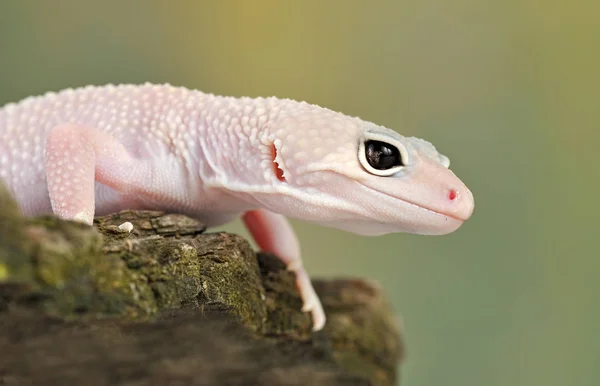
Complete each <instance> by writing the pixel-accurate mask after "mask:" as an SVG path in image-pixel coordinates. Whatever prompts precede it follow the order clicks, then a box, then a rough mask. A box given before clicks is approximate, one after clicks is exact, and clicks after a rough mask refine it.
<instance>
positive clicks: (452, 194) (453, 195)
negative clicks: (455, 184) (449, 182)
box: [448, 189, 458, 201]
mask: <svg viewBox="0 0 600 386" xmlns="http://www.w3.org/2000/svg"><path fill="white" fill-rule="evenodd" d="M448 198H449V199H450V201H454V200H456V199H457V198H458V192H457V191H456V190H454V189H450V192H448Z"/></svg>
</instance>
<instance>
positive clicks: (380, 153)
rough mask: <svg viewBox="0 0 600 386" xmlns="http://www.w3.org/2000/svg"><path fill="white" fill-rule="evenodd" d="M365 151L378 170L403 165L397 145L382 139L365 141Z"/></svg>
mask: <svg viewBox="0 0 600 386" xmlns="http://www.w3.org/2000/svg"><path fill="white" fill-rule="evenodd" d="M365 152H366V154H365V155H366V156H367V161H368V162H369V165H371V167H373V168H374V169H377V170H386V169H390V168H393V167H394V166H402V157H401V156H400V152H399V151H398V149H397V148H396V147H395V146H392V145H390V144H389V143H385V142H381V141H367V142H365Z"/></svg>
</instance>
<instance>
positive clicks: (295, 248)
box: [242, 209, 326, 331]
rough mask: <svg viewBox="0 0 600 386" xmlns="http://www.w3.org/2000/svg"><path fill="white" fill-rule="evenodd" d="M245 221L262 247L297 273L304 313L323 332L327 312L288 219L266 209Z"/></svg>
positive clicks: (253, 214)
mask: <svg viewBox="0 0 600 386" xmlns="http://www.w3.org/2000/svg"><path fill="white" fill-rule="evenodd" d="M242 219H243V221H244V224H245V225H246V228H247V229H248V231H249V232H250V233H251V234H252V237H253V238H254V240H255V241H256V243H257V244H258V246H259V247H260V248H261V249H262V250H263V251H265V252H269V253H273V254H274V255H276V256H277V257H279V258H280V259H281V261H283V262H284V263H285V265H286V266H287V268H288V269H289V270H290V271H294V273H295V274H296V287H297V288H298V291H300V296H301V297H302V302H303V306H302V311H304V312H310V313H311V315H312V318H313V331H319V330H321V329H322V328H323V326H324V325H325V320H326V319H325V312H324V311H323V306H322V305H321V301H320V300H319V296H318V295H317V293H316V292H315V290H314V288H313V286H312V283H311V281H310V277H309V276H308V273H307V272H306V270H305V269H304V267H303V266H302V256H301V255H300V244H299V243H298V239H297V238H296V234H295V233H294V230H293V229H292V227H291V225H290V223H289V222H288V221H287V219H286V218H285V217H284V216H282V215H280V214H277V213H273V212H270V211H267V210H264V209H257V210H251V211H249V212H246V213H245V214H244V215H243V217H242Z"/></svg>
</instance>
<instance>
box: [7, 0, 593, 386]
mask: <svg viewBox="0 0 600 386" xmlns="http://www.w3.org/2000/svg"><path fill="white" fill-rule="evenodd" d="M599 14H600V3H599V2H598V1H588V2H587V4H586V3H584V2H576V1H572V2H560V1H551V0H548V1H542V0H539V1H537V0H524V1H523V0H507V1H495V2H484V1H477V0H455V1H452V2H448V1H443V0H420V1H411V0H408V1H395V2H381V1H380V2H370V3H369V2H352V1H327V2H325V1H302V2H291V1H290V2H286V1H219V2H217V1H214V2H201V1H187V2H186V1H171V2H167V1H144V2H141V1H138V2H136V1H103V2H91V1H45V2H44V1H8V0H4V1H0V105H2V104H4V103H6V102H9V101H17V100H19V99H21V98H23V97H26V96H28V95H34V94H40V93H43V92H45V91H48V90H58V89H61V88H65V87H75V86H81V85H87V84H104V83H108V82H112V83H121V82H134V83H137V82H145V81H151V82H170V83H173V84H177V85H185V86H187V87H190V88H197V89H200V90H203V91H207V92H213V93H217V94H228V95H235V96H241V95H249V96H259V95H261V96H269V95H276V96H279V97H290V98H294V99H299V100H307V101H309V102H312V103H317V104H320V105H323V106H327V107H329V108H332V109H334V110H339V111H342V112H344V113H346V114H349V115H358V116H360V117H361V118H363V119H366V120H370V121H374V122H376V123H378V124H382V125H385V126H388V127H391V128H394V129H396V130H398V131H399V132H401V133H403V134H407V135H415V136H419V137H423V138H426V139H428V140H430V141H432V142H433V143H434V144H435V145H436V146H437V147H438V149H440V150H441V151H442V152H443V153H444V154H447V155H448V156H449V157H450V159H451V160H452V168H453V170H454V171H455V172H456V173H457V174H458V175H459V176H460V177H461V179H463V181H465V183H466V184H467V185H468V186H469V187H470V188H471V189H472V191H473V193H474V195H475V199H476V206H475V214H474V216H473V217H472V219H471V220H469V221H468V222H467V223H466V224H465V225H464V226H463V227H462V228H461V229H460V230H459V231H457V232H455V233H453V234H451V235H448V236H440V237H424V236H414V235H405V234H399V235H389V236H384V237H374V238H368V237H359V236H354V235H351V234H348V233H344V232H341V231H336V230H332V229H323V228H319V227H317V226H313V225H311V224H306V223H299V222H294V225H295V226H296V228H297V230H298V234H299V237H300V239H301V242H302V245H303V249H304V258H305V260H306V265H307V267H308V269H309V271H310V272H311V274H313V276H360V277H368V278H373V279H375V280H377V281H378V282H379V283H381V285H382V286H383V288H384V289H385V291H386V292H387V293H388V294H389V296H390V297H391V299H392V301H393V303H394V306H395V309H396V310H397V312H398V314H399V315H401V317H402V319H403V322H404V326H405V332H406V341H407V344H408V357H407V360H406V362H405V363H404V365H403V375H402V378H403V384H404V385H408V386H431V385H446V386H452V385H456V386H459V385H460V386H465V385H468V386H471V385H473V386H475V385H523V386H538V385H539V386H541V385H547V386H554V385H556V386H559V385H560V386H562V385H582V386H583V385H590V386H592V385H594V386H595V385H598V384H600V330H599V329H600V311H599V309H600V302H599V300H598V292H599V291H600V281H599V274H600V264H599V262H598V261H599V257H600V253H599V252H598V244H597V242H596V241H597V240H598V239H599V238H600V235H599V232H598V230H599V224H600V210H599V209H598V197H599V194H600V191H599V190H600V189H599V185H600V183H599V180H600V178H599V177H600V173H599V172H598V169H599V166H598V165H599V160H598V148H599V146H600V123H599V122H600V106H599V102H600V75H599V69H600V21H599V19H598V15H599ZM226 229H228V230H233V231H236V232H241V233H243V234H245V232H244V231H243V229H242V227H241V226H240V224H239V223H236V224H233V225H231V226H228V227H227V228H226Z"/></svg>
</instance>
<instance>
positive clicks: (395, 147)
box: [358, 132, 408, 177]
mask: <svg viewBox="0 0 600 386" xmlns="http://www.w3.org/2000/svg"><path fill="white" fill-rule="evenodd" d="M358 159H359V161H360V163H361V164H362V166H363V168H364V169H365V170H366V171H367V172H369V173H371V174H374V175H376V176H380V177H389V176H393V175H394V174H396V173H398V172H399V171H400V170H402V169H404V167H405V166H407V165H408V153H407V151H406V148H405V147H404V145H403V144H402V142H401V141H399V140H397V139H395V138H391V137H390V136H389V135H386V134H381V133H377V132H367V133H365V134H364V137H363V138H362V140H361V141H360V143H359V150H358Z"/></svg>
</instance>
